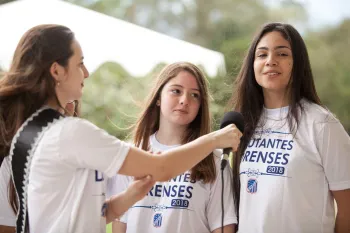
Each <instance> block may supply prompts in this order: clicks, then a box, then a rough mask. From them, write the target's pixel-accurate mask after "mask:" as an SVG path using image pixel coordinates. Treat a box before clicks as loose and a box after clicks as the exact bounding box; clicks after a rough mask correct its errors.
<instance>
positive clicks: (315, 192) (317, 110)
mask: <svg viewBox="0 0 350 233" xmlns="http://www.w3.org/2000/svg"><path fill="white" fill-rule="evenodd" d="M301 103H302V104H303V106H304V108H305V112H304V113H303V115H301V118H300V125H299V128H298V130H297V132H296V135H295V137H293V134H292V132H291V131H290V130H289V127H288V123H286V115H287V113H288V107H284V108H281V109H264V111H263V115H262V116H263V118H264V119H266V120H267V122H266V124H265V126H264V127H263V128H261V127H258V128H257V129H256V131H255V134H254V135H253V137H252V139H251V141H250V143H249V145H248V147H247V149H246V151H245V154H244V155H243V158H242V161H241V166H240V180H241V198H240V208H239V209H240V211H239V213H240V214H239V216H240V219H239V221H240V222H239V232H240V233H271V232H283V233H295V232H298V233H313V232H315V233H316V232H317V233H319V232H322V233H331V232H334V224H335V211H334V200H333V197H332V195H331V192H330V190H334V191H336V190H344V189H349V188H350V154H349V151H350V138H349V136H348V135H347V133H346V132H345V130H344V128H343V127H342V125H341V124H340V123H339V121H338V120H337V119H336V118H335V117H334V116H333V115H332V114H331V113H330V112H329V111H327V110H326V109H324V108H322V107H321V106H318V105H316V104H312V103H309V102H306V101H302V102H301Z"/></svg>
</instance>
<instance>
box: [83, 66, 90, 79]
mask: <svg viewBox="0 0 350 233" xmlns="http://www.w3.org/2000/svg"><path fill="white" fill-rule="evenodd" d="M89 75H90V73H89V71H88V70H87V69H86V67H85V66H84V78H88V77H89Z"/></svg>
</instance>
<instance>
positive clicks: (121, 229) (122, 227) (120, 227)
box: [112, 221, 126, 233]
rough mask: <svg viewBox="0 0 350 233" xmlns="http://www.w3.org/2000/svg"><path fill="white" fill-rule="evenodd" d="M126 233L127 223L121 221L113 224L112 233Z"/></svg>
mask: <svg viewBox="0 0 350 233" xmlns="http://www.w3.org/2000/svg"><path fill="white" fill-rule="evenodd" d="M125 232H126V223H123V222H120V221H113V222H112V233H125Z"/></svg>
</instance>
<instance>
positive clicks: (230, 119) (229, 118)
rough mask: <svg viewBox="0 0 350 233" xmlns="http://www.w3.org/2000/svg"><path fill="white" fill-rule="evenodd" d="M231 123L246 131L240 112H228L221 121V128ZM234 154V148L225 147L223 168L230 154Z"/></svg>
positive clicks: (222, 158)
mask: <svg viewBox="0 0 350 233" xmlns="http://www.w3.org/2000/svg"><path fill="white" fill-rule="evenodd" d="M229 124H235V125H236V127H237V129H239V130H240V131H241V132H242V133H243V132H244V118H243V115H242V114H241V113H239V112H233V111H231V112H227V113H225V115H224V117H223V118H222V120H221V123H220V129H222V128H225V127H226V126H228V125H229ZM230 154H232V148H224V149H223V152H222V155H221V170H223V169H224V168H225V166H226V164H227V162H228V159H229V156H230Z"/></svg>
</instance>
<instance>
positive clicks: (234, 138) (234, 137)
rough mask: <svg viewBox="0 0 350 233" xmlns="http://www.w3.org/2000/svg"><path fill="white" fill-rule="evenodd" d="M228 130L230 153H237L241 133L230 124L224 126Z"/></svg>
mask: <svg viewBox="0 0 350 233" xmlns="http://www.w3.org/2000/svg"><path fill="white" fill-rule="evenodd" d="M226 127H227V128H228V131H229V134H230V136H231V143H232V145H231V147H232V151H237V149H238V147H239V144H240V141H241V140H240V139H241V137H242V136H243V134H242V132H241V131H240V130H239V129H238V128H237V127H236V125H235V124H230V125H228V126H226Z"/></svg>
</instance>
